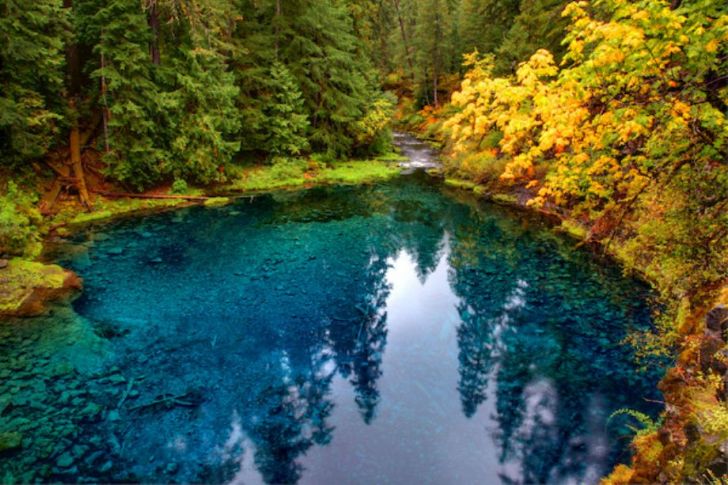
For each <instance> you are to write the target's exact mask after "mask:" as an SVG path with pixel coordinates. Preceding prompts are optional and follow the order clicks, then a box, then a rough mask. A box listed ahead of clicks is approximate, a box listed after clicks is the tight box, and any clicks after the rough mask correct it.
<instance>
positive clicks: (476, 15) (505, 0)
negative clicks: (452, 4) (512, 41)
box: [458, 0, 520, 54]
mask: <svg viewBox="0 0 728 485" xmlns="http://www.w3.org/2000/svg"><path fill="white" fill-rule="evenodd" d="M519 3H520V2H519V0H462V1H461V2H460V8H459V11H458V17H459V27H460V42H461V43H460V47H461V50H460V52H461V53H462V54H468V53H470V52H473V51H474V50H476V49H477V50H478V52H480V53H483V54H486V53H491V52H495V51H496V50H497V49H498V47H500V45H501V44H502V43H503V39H504V38H505V36H506V33H507V32H508V31H509V29H510V27H511V25H513V20H514V18H515V16H516V15H517V14H518V5H519Z"/></svg>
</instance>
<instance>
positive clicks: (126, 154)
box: [89, 0, 169, 189]
mask: <svg viewBox="0 0 728 485" xmlns="http://www.w3.org/2000/svg"><path fill="white" fill-rule="evenodd" d="M89 22H90V23H91V24H93V25H94V26H96V28H97V29H98V31H99V32H100V36H99V38H98V44H96V46H95V52H96V53H97V54H98V55H99V56H103V57H104V59H105V63H104V65H103V66H98V69H96V70H95V71H94V73H93V75H94V77H95V78H97V79H100V78H104V79H105V81H106V83H107V86H108V94H107V101H106V102H107V105H108V109H109V112H110V120H109V122H108V133H109V136H108V137H109V143H110V146H111V151H110V152H109V153H107V154H106V156H105V159H106V162H107V163H108V164H109V175H111V176H112V177H113V178H114V179H116V180H118V181H120V182H123V183H127V184H130V185H132V186H134V187H136V188H139V189H141V188H144V187H147V186H149V185H151V184H153V183H155V182H157V181H158V180H159V178H160V176H161V175H162V168H161V167H162V163H163V162H164V161H165V160H168V159H169V153H168V152H167V151H166V150H164V148H163V144H162V140H161V136H160V135H161V134H160V132H159V126H160V117H161V113H162V111H163V110H164V107H163V106H162V105H161V104H160V102H161V100H162V97H161V92H160V91H161V90H160V89H159V87H158V86H157V84H156V83H155V81H154V79H153V73H152V65H151V62H150V59H149V43H150V41H151V34H150V32H149V27H148V23H147V17H146V15H145V13H144V11H143V10H142V6H141V4H140V3H139V2H131V1H129V0H111V1H109V2H105V5H104V6H103V7H102V8H99V9H98V10H97V11H96V12H95V13H94V14H93V16H92V18H91V19H89Z"/></svg>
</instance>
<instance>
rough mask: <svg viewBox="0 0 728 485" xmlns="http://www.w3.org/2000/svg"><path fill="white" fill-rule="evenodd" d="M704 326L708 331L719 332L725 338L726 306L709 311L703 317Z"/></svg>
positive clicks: (727, 324) (727, 320) (727, 321)
mask: <svg viewBox="0 0 728 485" xmlns="http://www.w3.org/2000/svg"><path fill="white" fill-rule="evenodd" d="M705 324H706V326H707V327H708V329H709V330H711V331H713V332H719V333H720V334H721V335H722V336H723V338H725V334H726V330H728V306H726V305H718V306H717V307H715V308H713V309H712V310H710V311H709V312H708V315H707V316H706V317H705Z"/></svg>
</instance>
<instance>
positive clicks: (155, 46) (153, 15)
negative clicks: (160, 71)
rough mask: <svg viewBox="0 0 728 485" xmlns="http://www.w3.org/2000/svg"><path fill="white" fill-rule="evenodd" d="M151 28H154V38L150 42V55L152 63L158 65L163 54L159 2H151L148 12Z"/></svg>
mask: <svg viewBox="0 0 728 485" xmlns="http://www.w3.org/2000/svg"><path fill="white" fill-rule="evenodd" d="M147 19H148V23H149V28H150V29H151V30H152V40H151V41H150V42H149V55H150V56H151V58H152V64H154V65H155V66H158V65H159V64H160V63H161V62H162V59H161V54H160V53H159V14H158V13H157V2H151V3H150V4H149V14H148V17H147Z"/></svg>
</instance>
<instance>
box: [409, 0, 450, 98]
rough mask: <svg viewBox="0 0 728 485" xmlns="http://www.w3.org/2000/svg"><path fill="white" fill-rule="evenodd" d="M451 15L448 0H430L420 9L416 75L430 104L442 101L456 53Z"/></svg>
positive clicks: (424, 96) (422, 95) (421, 92)
mask: <svg viewBox="0 0 728 485" xmlns="http://www.w3.org/2000/svg"><path fill="white" fill-rule="evenodd" d="M450 29H451V16H450V9H449V6H448V3H447V1H446V0H426V1H424V2H422V5H421V7H420V9H419V12H418V17H417V27H416V30H415V49H416V56H415V59H416V67H415V71H416V77H415V80H416V82H417V84H418V89H419V94H420V96H421V97H422V98H423V101H424V102H425V103H427V104H429V103H432V104H434V105H436V106H437V105H439V103H440V101H441V100H442V98H441V96H440V93H439V90H440V80H441V77H442V76H443V74H446V73H447V66H448V65H449V62H450V59H451V56H452V54H453V52H452V47H453V46H452V43H451V40H452V39H451V37H450V35H449V34H450V33H451V30H450Z"/></svg>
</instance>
